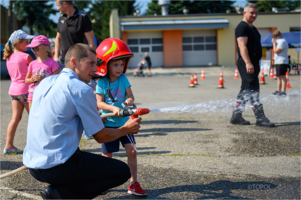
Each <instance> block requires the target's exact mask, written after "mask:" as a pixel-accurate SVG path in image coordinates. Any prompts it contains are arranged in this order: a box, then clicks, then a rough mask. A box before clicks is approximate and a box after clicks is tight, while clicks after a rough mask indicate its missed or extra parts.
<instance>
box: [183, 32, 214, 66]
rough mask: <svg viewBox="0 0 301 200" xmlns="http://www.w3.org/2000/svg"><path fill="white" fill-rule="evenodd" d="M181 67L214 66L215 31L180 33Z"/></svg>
mask: <svg viewBox="0 0 301 200" xmlns="http://www.w3.org/2000/svg"><path fill="white" fill-rule="evenodd" d="M182 37H183V38H182V47H183V65H184V66H200V65H216V64H217V50H216V46H217V45H216V30H197V31H183V32H182Z"/></svg>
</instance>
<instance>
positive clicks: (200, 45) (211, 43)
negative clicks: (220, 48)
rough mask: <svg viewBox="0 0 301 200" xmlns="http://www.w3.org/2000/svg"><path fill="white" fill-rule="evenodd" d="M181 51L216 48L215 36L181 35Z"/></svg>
mask: <svg viewBox="0 0 301 200" xmlns="http://www.w3.org/2000/svg"><path fill="white" fill-rule="evenodd" d="M182 41H183V51H212V50H216V36H196V37H183V38H182Z"/></svg>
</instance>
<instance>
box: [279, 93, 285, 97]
mask: <svg viewBox="0 0 301 200" xmlns="http://www.w3.org/2000/svg"><path fill="white" fill-rule="evenodd" d="M278 96H282V97H285V96H286V93H285V92H279V94H278Z"/></svg>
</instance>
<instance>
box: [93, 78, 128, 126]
mask: <svg viewBox="0 0 301 200" xmlns="http://www.w3.org/2000/svg"><path fill="white" fill-rule="evenodd" d="M130 86H131V85H130V82H129V81H128V79H127V77H126V76H125V75H124V74H121V75H120V76H119V77H118V78H117V80H116V81H115V82H114V83H110V91H111V94H112V95H113V97H114V99H115V100H116V101H115V102H114V103H113V102H112V100H111V99H110V98H109V96H108V93H107V90H108V88H109V81H108V79H107V77H104V78H100V79H99V80H98V82H97V86H96V94H103V95H104V96H105V100H104V102H105V103H107V104H108V105H111V106H116V107H119V108H121V109H123V107H122V105H121V104H122V103H124V102H125V100H126V99H127V97H126V94H125V89H126V88H128V87H130ZM101 113H102V114H106V113H111V112H110V111H105V110H101ZM128 119H129V117H107V118H106V123H105V124H104V125H105V126H110V127H120V126H123V125H124V124H125V123H126V122H127V121H128Z"/></svg>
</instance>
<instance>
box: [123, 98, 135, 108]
mask: <svg viewBox="0 0 301 200" xmlns="http://www.w3.org/2000/svg"><path fill="white" fill-rule="evenodd" d="M124 103H126V105H128V106H132V105H134V101H133V99H131V98H128V99H127V100H125V102H124Z"/></svg>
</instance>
